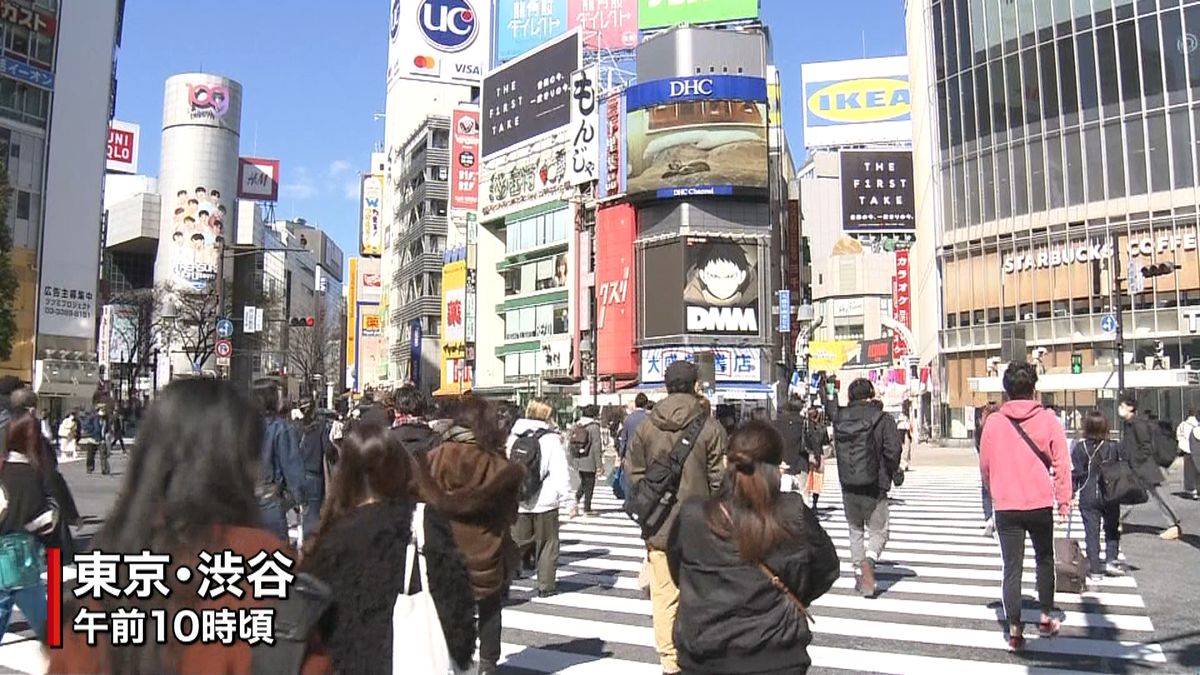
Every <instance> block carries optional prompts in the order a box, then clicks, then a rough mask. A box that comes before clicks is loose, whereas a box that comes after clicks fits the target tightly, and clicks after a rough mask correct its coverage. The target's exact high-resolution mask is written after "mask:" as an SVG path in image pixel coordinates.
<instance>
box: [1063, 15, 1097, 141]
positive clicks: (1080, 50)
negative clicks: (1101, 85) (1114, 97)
mask: <svg viewBox="0 0 1200 675" xmlns="http://www.w3.org/2000/svg"><path fill="white" fill-rule="evenodd" d="M1063 44H1065V45H1066V47H1067V48H1066V49H1063V48H1062V45H1063ZM1065 59H1070V60H1071V63H1070V64H1069V65H1068V64H1067V63H1066V61H1065ZM1058 67H1059V73H1058V76H1059V77H1060V78H1061V80H1062V82H1063V88H1062V107H1063V113H1064V115H1066V116H1067V119H1068V122H1067V123H1068V124H1069V123H1070V120H1071V119H1072V118H1071V117H1070V113H1073V112H1075V111H1076V110H1080V109H1082V110H1083V112H1084V117H1085V118H1089V117H1096V116H1099V114H1100V94H1099V91H1098V90H1097V89H1096V54H1095V51H1094V47H1093V44H1092V34H1091V33H1083V34H1081V35H1080V36H1079V38H1078V40H1077V41H1076V44H1075V49H1074V50H1073V51H1072V49H1071V39H1070V38H1067V39H1066V40H1064V41H1063V42H1062V43H1060V45H1059V50H1058ZM1077 73H1078V80H1079V102H1076V101H1075V97H1074V93H1075V92H1074V89H1071V88H1072V87H1074V86H1075V85H1074V82H1075V80H1076V74H1077ZM1068 82H1070V83H1071V84H1067V83H1068Z"/></svg>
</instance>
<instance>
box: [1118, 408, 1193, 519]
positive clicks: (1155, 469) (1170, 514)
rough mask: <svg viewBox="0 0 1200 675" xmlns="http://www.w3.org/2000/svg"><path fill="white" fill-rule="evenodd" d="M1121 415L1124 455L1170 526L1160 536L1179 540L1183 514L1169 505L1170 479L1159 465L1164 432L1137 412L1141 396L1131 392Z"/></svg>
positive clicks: (1122, 453) (1122, 449)
mask: <svg viewBox="0 0 1200 675" xmlns="http://www.w3.org/2000/svg"><path fill="white" fill-rule="evenodd" d="M1117 414H1118V415H1120V417H1121V419H1122V420H1123V425H1122V426H1123V433H1122V435H1121V455H1122V456H1123V457H1125V458H1126V459H1127V460H1128V461H1129V465H1130V466H1131V467H1132V468H1133V473H1134V475H1136V476H1137V479H1138V482H1139V483H1141V484H1142V487H1143V488H1145V489H1146V492H1147V493H1149V494H1150V498H1151V499H1152V500H1153V501H1154V504H1155V506H1157V507H1158V510H1159V512H1161V513H1162V515H1163V519H1164V520H1165V521H1166V523H1167V529H1165V530H1163V531H1162V532H1161V533H1160V534H1159V535H1158V536H1159V537H1161V538H1163V539H1166V540H1168V541H1173V540H1176V539H1179V535H1180V534H1182V532H1181V530H1180V528H1179V516H1177V515H1175V511H1174V509H1172V508H1171V506H1170V505H1169V504H1167V498H1166V496H1165V495H1164V494H1163V490H1162V484H1163V482H1165V481H1166V476H1165V475H1163V470H1162V469H1161V468H1160V467H1159V466H1158V459H1157V458H1156V457H1155V451H1154V435H1155V434H1161V433H1162V431H1161V430H1160V429H1158V428H1157V427H1156V426H1155V425H1154V422H1153V421H1151V420H1149V419H1146V418H1145V417H1142V416H1141V415H1139V414H1138V412H1137V399H1135V398H1134V397H1133V396H1132V395H1130V394H1125V395H1123V396H1122V397H1121V401H1120V403H1119V404H1118V405H1117Z"/></svg>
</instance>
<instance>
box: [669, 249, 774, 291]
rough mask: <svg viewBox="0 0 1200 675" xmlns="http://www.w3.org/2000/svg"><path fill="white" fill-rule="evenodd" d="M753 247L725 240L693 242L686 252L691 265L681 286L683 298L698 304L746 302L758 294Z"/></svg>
mask: <svg viewBox="0 0 1200 675" xmlns="http://www.w3.org/2000/svg"><path fill="white" fill-rule="evenodd" d="M752 251H753V249H749V250H748V248H747V247H745V246H741V245H740V244H735V243H733V242H727V241H717V242H706V243H703V244H695V245H693V248H692V249H690V250H689V252H688V259H689V260H690V261H691V266H690V267H689V268H688V271H687V277H686V278H687V284H686V285H685V286H684V289H683V299H684V301H686V302H688V303H692V304H697V305H710V306H732V305H748V304H750V303H751V302H753V301H754V300H755V299H756V298H757V296H758V275H757V274H756V271H757V270H756V263H755V262H752V256H753V252H752Z"/></svg>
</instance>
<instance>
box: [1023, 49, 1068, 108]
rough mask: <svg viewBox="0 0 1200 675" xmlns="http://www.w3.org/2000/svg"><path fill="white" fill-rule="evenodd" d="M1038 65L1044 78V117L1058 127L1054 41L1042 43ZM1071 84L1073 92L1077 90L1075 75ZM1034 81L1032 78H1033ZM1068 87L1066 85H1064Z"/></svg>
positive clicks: (1042, 91) (1042, 93)
mask: <svg viewBox="0 0 1200 675" xmlns="http://www.w3.org/2000/svg"><path fill="white" fill-rule="evenodd" d="M1038 51H1039V52H1040V54H1039V56H1040V57H1041V58H1040V59H1039V63H1038V67H1039V69H1040V70H1041V78H1042V87H1041V95H1042V117H1043V118H1044V119H1045V120H1046V124H1047V125H1052V126H1051V128H1054V129H1057V128H1058V66H1057V64H1056V63H1055V58H1054V43H1053V42H1047V43H1046V44H1044V45H1042V46H1041V47H1040V48H1039V50H1038ZM1071 79H1072V82H1071V84H1070V89H1071V93H1072V94H1074V92H1075V82H1074V81H1073V80H1074V77H1072V78H1071ZM1031 81H1032V80H1031ZM1064 88H1066V85H1064Z"/></svg>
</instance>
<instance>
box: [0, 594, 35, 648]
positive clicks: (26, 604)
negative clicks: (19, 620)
mask: <svg viewBox="0 0 1200 675" xmlns="http://www.w3.org/2000/svg"><path fill="white" fill-rule="evenodd" d="M13 605H16V606H17V607H20V608H21V613H22V614H24V615H25V620H26V621H27V622H29V627H30V628H32V629H33V632H34V633H36V634H37V637H38V640H40V641H42V642H45V641H46V584H44V583H40V582H39V583H38V584H37V585H36V586H29V587H27V588H21V589H17V590H14V591H0V635H3V634H4V633H7V632H8V622H9V620H10V618H11V617H12V608H13Z"/></svg>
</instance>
